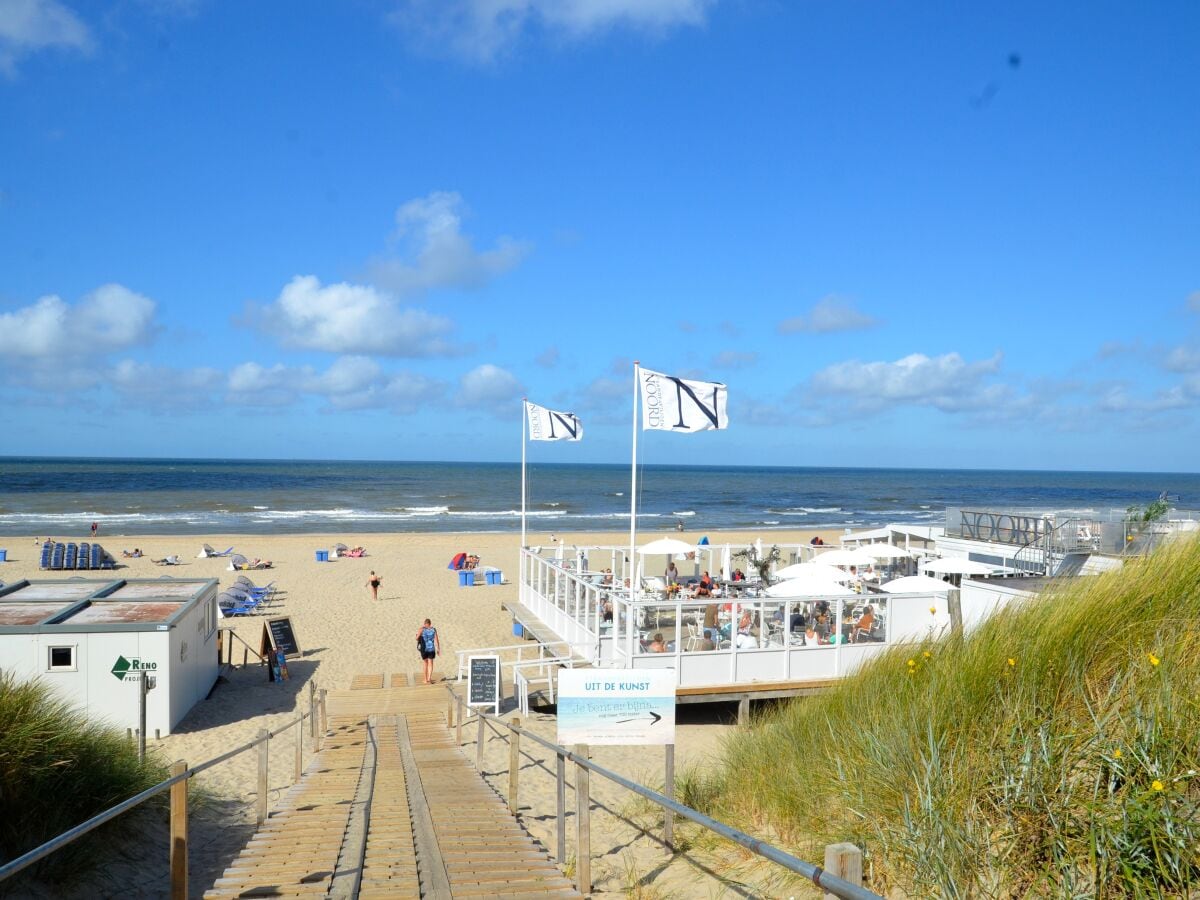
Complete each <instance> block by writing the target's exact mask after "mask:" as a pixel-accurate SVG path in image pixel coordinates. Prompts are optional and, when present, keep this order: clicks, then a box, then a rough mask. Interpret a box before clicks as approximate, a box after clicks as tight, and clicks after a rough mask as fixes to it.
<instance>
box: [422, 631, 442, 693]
mask: <svg viewBox="0 0 1200 900" xmlns="http://www.w3.org/2000/svg"><path fill="white" fill-rule="evenodd" d="M417 649H419V650H420V651H421V661H422V665H423V666H424V667H425V683H426V684H433V661H434V660H435V659H436V658H437V656H438V654H439V653H441V652H442V640H441V638H439V637H438V633H437V629H436V628H434V627H433V623H432V622H430V621H429V620H428V619H426V620H425V624H424V625H423V626H421V627H420V628H419V629H417Z"/></svg>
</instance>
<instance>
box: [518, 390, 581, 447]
mask: <svg viewBox="0 0 1200 900" xmlns="http://www.w3.org/2000/svg"><path fill="white" fill-rule="evenodd" d="M525 415H526V417H527V418H528V419H529V439H530V440H531V441H577V440H579V439H580V438H582V437H583V423H582V422H580V421H579V420H578V419H577V418H575V413H569V412H555V411H554V410H552V409H546V407H544V406H538V405H537V404H536V403H530V402H529V401H528V400H526V401H525Z"/></svg>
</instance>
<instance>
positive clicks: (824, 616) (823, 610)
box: [812, 600, 833, 636]
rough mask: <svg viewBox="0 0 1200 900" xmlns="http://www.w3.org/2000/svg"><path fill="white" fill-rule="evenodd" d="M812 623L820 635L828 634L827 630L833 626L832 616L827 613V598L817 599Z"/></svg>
mask: <svg viewBox="0 0 1200 900" xmlns="http://www.w3.org/2000/svg"><path fill="white" fill-rule="evenodd" d="M812 623H813V624H814V625H815V626H816V628H817V633H818V634H820V635H822V636H824V635H827V634H829V630H830V629H831V628H832V627H833V616H831V615H830V614H829V601H828V600H818V601H817V609H816V613H815V614H814V615H813V620H812Z"/></svg>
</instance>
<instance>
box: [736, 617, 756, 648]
mask: <svg viewBox="0 0 1200 900" xmlns="http://www.w3.org/2000/svg"><path fill="white" fill-rule="evenodd" d="M757 646H758V638H756V637H755V636H754V617H753V616H752V615H750V610H748V609H744V610H742V615H741V618H739V619H738V628H737V647H738V649H739V650H744V649H749V648H751V647H757Z"/></svg>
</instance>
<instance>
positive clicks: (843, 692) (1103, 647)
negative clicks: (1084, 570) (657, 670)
mask: <svg viewBox="0 0 1200 900" xmlns="http://www.w3.org/2000/svg"><path fill="white" fill-rule="evenodd" d="M1198 638H1200V543H1198V542H1196V541H1181V542H1177V543H1175V544H1172V545H1168V546H1167V547H1165V548H1163V549H1162V550H1160V551H1158V552H1157V553H1156V554H1154V555H1153V556H1152V557H1149V558H1147V559H1144V560H1136V561H1132V562H1130V563H1128V564H1127V565H1126V566H1125V567H1124V568H1123V569H1122V570H1119V571H1116V572H1111V573H1108V574H1105V575H1102V576H1097V577H1089V578H1077V579H1070V580H1064V581H1063V582H1061V583H1058V584H1055V585H1054V586H1053V587H1052V588H1051V589H1050V590H1048V591H1046V592H1044V593H1043V595H1042V596H1041V597H1039V598H1038V599H1036V600H1031V601H1029V602H1027V603H1024V604H1020V605H1014V606H1010V607H1008V608H1006V609H1004V610H1002V611H1000V612H999V613H997V614H996V615H995V616H993V617H992V618H990V619H989V620H988V621H987V622H985V623H984V624H983V625H982V626H981V627H979V628H978V629H977V630H975V631H974V632H972V633H971V634H970V635H968V636H967V637H965V638H963V637H961V636H952V637H947V638H945V639H943V640H941V641H938V642H931V643H928V644H924V645H920V646H913V645H908V646H899V647H894V648H891V649H890V650H888V651H886V652H884V653H883V654H881V655H880V656H879V657H877V658H876V659H875V660H873V661H872V662H871V663H870V664H869V665H867V666H865V667H864V668H863V669H862V670H861V671H860V673H859V674H858V675H856V676H855V677H853V678H848V679H846V681H844V682H843V683H841V684H839V685H838V686H837V687H836V688H835V689H833V690H831V691H829V692H828V693H826V694H824V695H822V696H820V697H816V698H808V699H803V700H798V701H794V702H792V703H790V704H788V705H787V706H785V707H783V708H781V709H779V710H778V711H776V712H774V713H772V714H769V715H768V717H767V718H766V719H765V720H764V721H763V722H761V723H756V727H754V728H753V729H747V730H741V731H739V732H738V733H737V735H735V736H734V737H733V738H732V739H731V740H729V741H728V742H727V743H726V745H725V747H724V750H723V756H724V760H723V763H722V765H721V766H719V767H718V769H717V771H718V772H719V776H718V777H719V780H720V783H719V784H718V785H708V786H707V787H709V788H710V789H711V791H712V793H711V796H710V797H707V798H704V799H706V800H707V802H706V803H704V806H705V807H707V808H708V809H710V810H712V811H713V812H714V813H718V814H720V815H723V816H724V817H725V818H726V821H739V822H747V823H753V825H754V826H756V827H758V828H759V829H762V830H765V831H769V832H770V833H772V834H775V835H779V836H782V838H783V839H784V840H785V841H787V842H789V843H790V844H791V846H792V847H793V849H795V850H796V851H798V852H802V854H803V855H805V856H807V857H808V858H813V859H816V858H819V857H820V855H821V854H820V848H821V846H823V845H824V844H826V843H829V842H833V841H841V840H855V841H857V842H859V843H861V844H862V845H863V846H865V847H866V848H867V850H868V855H869V857H870V862H871V869H872V871H873V872H874V873H875V881H876V886H877V887H887V886H889V885H897V886H900V887H902V888H903V889H904V890H906V891H907V892H909V894H910V895H914V896H916V895H920V896H928V895H939V896H946V897H967V896H970V897H1011V896H1100V897H1126V896H1128V897H1141V896H1162V895H1164V894H1166V895H1186V894H1188V893H1189V891H1194V890H1195V889H1196V888H1198V887H1200V846H1198V845H1200V810H1198V807H1197V804H1198V803H1200V785H1198V784H1197V770H1200V746H1198V740H1197V736H1198V735H1200V700H1198V698H1200V640H1198ZM762 724H769V725H771V726H772V727H761V725H762ZM706 793H707V792H706Z"/></svg>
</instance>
